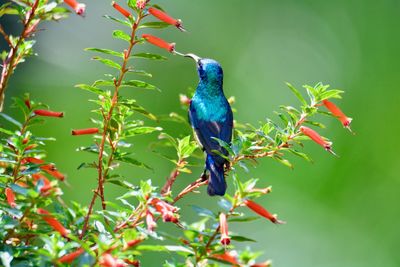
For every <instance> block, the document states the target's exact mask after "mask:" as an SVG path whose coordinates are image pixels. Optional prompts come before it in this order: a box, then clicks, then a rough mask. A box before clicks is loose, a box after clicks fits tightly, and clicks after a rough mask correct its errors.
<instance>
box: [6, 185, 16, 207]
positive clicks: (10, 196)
mask: <svg viewBox="0 0 400 267" xmlns="http://www.w3.org/2000/svg"><path fill="white" fill-rule="evenodd" d="M6 197H7V202H8V205H10V207H11V208H15V207H16V206H17V203H15V195H14V191H12V189H11V188H9V187H7V188H6Z"/></svg>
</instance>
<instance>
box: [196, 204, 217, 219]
mask: <svg viewBox="0 0 400 267" xmlns="http://www.w3.org/2000/svg"><path fill="white" fill-rule="evenodd" d="M192 209H193V210H194V211H195V212H196V213H197V215H199V216H203V217H210V218H213V219H215V217H216V215H215V214H214V213H213V212H212V211H211V210H209V209H205V208H202V207H199V206H196V205H192Z"/></svg>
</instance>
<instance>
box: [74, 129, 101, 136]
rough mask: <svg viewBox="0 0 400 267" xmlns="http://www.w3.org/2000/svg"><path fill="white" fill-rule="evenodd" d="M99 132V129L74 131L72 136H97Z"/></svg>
mask: <svg viewBox="0 0 400 267" xmlns="http://www.w3.org/2000/svg"><path fill="white" fill-rule="evenodd" d="M98 132H99V129H98V128H87V129H79V130H72V135H84V134H96V133H98Z"/></svg>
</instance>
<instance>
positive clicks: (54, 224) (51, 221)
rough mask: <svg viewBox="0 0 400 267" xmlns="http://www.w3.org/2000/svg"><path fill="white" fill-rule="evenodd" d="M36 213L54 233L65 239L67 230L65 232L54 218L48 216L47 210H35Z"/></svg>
mask: <svg viewBox="0 0 400 267" xmlns="http://www.w3.org/2000/svg"><path fill="white" fill-rule="evenodd" d="M37 213H38V214H40V215H42V218H43V220H44V221H46V222H47V224H48V225H49V226H50V227H51V228H53V229H54V230H55V231H57V232H59V233H60V234H61V235H62V236H63V237H67V236H68V234H69V230H67V229H66V228H65V227H64V226H63V225H62V224H61V223H60V222H59V221H58V220H57V219H56V218H54V217H53V216H51V215H50V213H49V212H48V211H47V210H44V209H40V208H39V209H37Z"/></svg>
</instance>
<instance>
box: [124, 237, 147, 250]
mask: <svg viewBox="0 0 400 267" xmlns="http://www.w3.org/2000/svg"><path fill="white" fill-rule="evenodd" d="M142 241H143V239H134V240H131V241H128V242H126V244H125V245H124V248H123V250H127V249H129V248H131V247H134V246H136V245H137V244H139V243H140V242H142Z"/></svg>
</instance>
